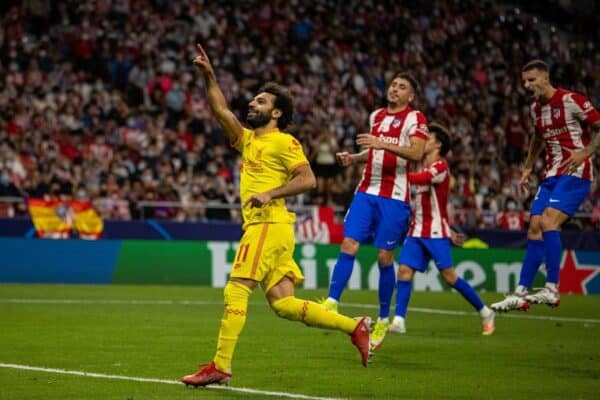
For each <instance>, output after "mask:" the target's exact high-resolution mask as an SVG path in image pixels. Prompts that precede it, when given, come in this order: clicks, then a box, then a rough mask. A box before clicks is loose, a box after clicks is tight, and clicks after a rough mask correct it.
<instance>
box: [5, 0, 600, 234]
mask: <svg viewBox="0 0 600 400" xmlns="http://www.w3.org/2000/svg"><path fill="white" fill-rule="evenodd" d="M535 3H536V2H533V4H535ZM562 3H566V4H570V5H571V6H572V7H571V8H567V9H560V8H558V7H559V6H558V5H557V4H558V3H557V2H547V3H545V5H544V6H543V7H541V9H539V10H536V9H527V6H526V5H523V6H522V7H525V8H519V7H521V6H520V5H515V4H512V3H511V2H494V3H485V2H480V1H472V0H464V1H459V0H456V1H453V0H437V1H431V0H428V1H416V0H415V1H403V2H397V1H371V0H348V1H344V2H341V1H333V0H311V1H297V0H291V1H289V0H275V1H270V2H265V1H254V0H250V1H244V2H229V1H192V0H188V1H186V0H182V1H167V0H154V1H152V0H95V1H93V0H89V1H79V0H77V1H70V0H63V1H52V2H48V1H44V0H21V1H7V2H3V5H2V6H0V7H1V11H2V15H1V25H0V50H1V51H0V197H2V198H4V201H0V216H18V215H23V214H26V213H27V210H26V206H25V204H24V203H22V202H20V201H19V200H18V199H17V198H25V197H44V196H46V197H51V198H64V199H93V200H94V204H95V205H96V207H97V209H98V211H99V213H100V215H101V216H102V217H103V218H106V219H140V218H169V219H176V220H180V221H200V220H206V219H227V220H229V219H232V220H234V221H239V220H240V215H239V211H238V209H237V207H236V204H238V203H239V198H238V185H239V166H240V157H239V156H238V154H237V153H236V152H235V151H233V150H232V149H231V148H230V147H229V145H228V143H226V141H225V140H224V136H223V134H222V132H221V131H220V128H219V126H218V124H217V123H216V121H215V120H214V119H213V118H212V116H211V113H210V110H209V108H208V105H207V102H206V99H205V95H204V88H203V84H202V79H198V78H199V77H198V75H197V71H196V70H195V69H194V67H193V65H192V62H191V60H192V59H193V57H194V55H195V47H194V44H195V43H201V44H203V46H204V47H205V49H206V50H207V52H208V54H209V56H210V57H211V58H212V61H213V65H214V67H215V70H216V72H217V75H218V79H219V83H220V85H221V87H222V88H223V90H224V92H225V95H226V97H227V98H228V100H229V102H230V106H231V107H232V109H233V110H234V112H235V113H236V114H238V116H240V117H241V118H242V119H243V118H244V116H245V114H246V109H247V104H248V102H249V100H250V99H251V98H252V97H253V96H254V94H255V92H256V90H257V88H258V87H259V86H260V85H261V84H262V83H264V82H266V81H270V80H274V81H277V82H280V83H283V84H285V85H287V86H288V87H289V88H290V90H291V91H292V93H293V95H294V97H295V102H296V108H297V115H296V120H295V124H294V126H293V127H292V128H291V129H290V131H291V132H292V133H293V134H295V135H296V136H297V137H298V138H299V139H300V141H301V142H302V143H303V144H304V146H305V150H306V153H307V155H308V156H309V158H310V160H311V163H312V165H313V168H314V170H315V173H316V175H317V176H318V187H317V190H315V191H314V192H313V193H311V194H309V195H305V196H302V197H300V198H297V199H295V200H294V201H295V202H296V203H301V204H303V205H312V204H316V205H323V206H329V207H333V208H334V209H336V210H338V211H340V212H342V211H343V210H344V209H345V207H346V206H347V205H348V204H349V201H350V199H351V198H352V195H353V191H354V188H355V185H356V183H357V182H358V179H359V177H360V172H361V171H360V169H359V168H358V167H353V168H348V169H342V168H339V167H338V166H336V163H335V152H337V151H342V150H346V151H351V152H354V151H356V150H357V148H356V147H355V143H354V138H355V135H356V134H357V133H358V132H363V131H366V130H367V128H368V126H367V125H368V115H369V113H370V112H371V111H373V110H374V109H376V108H378V107H380V106H382V105H384V103H383V101H384V98H385V87H386V83H387V82H388V81H389V80H390V79H391V78H392V77H393V76H394V74H395V73H396V72H398V71H402V70H408V71H410V72H411V73H413V74H414V75H415V77H416V78H417V79H418V81H419V82H420V84H421V87H420V96H419V99H418V102H417V108H419V109H421V110H422V111H424V113H425V115H426V116H427V118H428V119H429V120H430V121H431V120H436V121H440V122H442V123H444V124H446V125H448V126H449V127H450V128H451V131H452V133H453V149H452V152H451V154H450V157H449V160H450V163H451V168H452V171H453V180H452V195H451V199H450V203H451V204H450V207H451V215H452V219H453V221H452V222H453V223H455V224H458V225H465V226H479V227H496V226H503V227H504V225H506V227H507V228H511V227H512V228H516V229H522V228H523V227H524V224H525V223H526V222H525V221H526V218H525V213H524V212H523V210H526V209H527V208H528V206H529V202H530V201H531V196H528V197H522V196H520V195H519V193H518V191H517V186H518V180H519V176H520V169H519V167H520V164H521V163H522V161H523V160H524V158H525V156H526V152H527V146H528V140H529V132H530V131H531V121H530V119H529V107H528V103H527V101H526V98H525V96H524V92H523V89H522V87H521V83H520V67H521V66H522V65H523V64H524V63H525V62H527V61H528V60H530V59H533V58H541V59H543V60H545V61H547V62H549V63H550V64H551V65H552V74H551V75H552V79H553V82H554V83H555V84H556V85H558V86H562V87H566V88H569V89H572V90H575V91H578V92H580V93H583V94H584V95H586V96H587V97H588V98H589V99H590V100H591V101H592V103H593V104H594V105H595V106H596V107H598V106H599V105H600V101H599V100H600V90H599V83H598V82H599V80H598V79H597V78H598V73H599V70H598V66H599V65H600V60H599V58H600V53H599V52H598V49H597V45H596V43H597V41H598V29H597V27H596V25H595V22H594V21H593V18H592V22H590V21H589V20H588V19H586V17H585V15H584V14H583V13H579V12H580V11H581V10H580V8H581V3H586V4H588V3H590V2H587V1H583V2H569V1H567V2H562ZM577 3H579V7H578V6H577ZM588 5H589V4H588ZM530 7H533V5H530ZM591 7H592V9H594V7H595V6H594V4H593V2H591ZM557 8H558V9H557ZM588 10H589V9H588ZM557 13H558V14H557ZM569 13H572V14H569ZM592 14H594V13H592ZM556 15H560V16H561V18H560V19H559V20H553V16H554V17H555V16H556ZM588 16H589V13H588ZM565 21H570V22H565ZM588 23H590V25H589V26H588V25H587V24H588ZM595 167H596V168H595V169H596V171H597V172H599V171H600V168H599V167H600V157H597V158H596V161H595ZM542 169H543V161H542V159H540V160H539V161H538V163H537V164H536V166H535V170H536V172H537V173H538V177H539V176H541V175H540V172H541V171H542ZM155 202H160V203H155ZM227 205H229V207H230V208H225V207H223V206H227ZM580 212H581V215H583V216H584V217H583V218H580V219H579V220H576V224H578V226H579V227H581V228H588V227H591V226H593V225H594V224H595V225H596V226H597V227H600V187H599V185H598V184H597V181H596V182H595V184H594V186H593V190H592V193H591V194H590V196H589V198H588V199H587V200H586V201H585V202H584V204H583V205H582V207H581V209H580ZM510 213H513V214H514V215H515V216H518V218H517V219H515V218H513V219H512V222H507V221H506V215H509V214H510ZM517 220H518V222H515V221H517ZM515 224H517V225H518V226H517V225H515Z"/></svg>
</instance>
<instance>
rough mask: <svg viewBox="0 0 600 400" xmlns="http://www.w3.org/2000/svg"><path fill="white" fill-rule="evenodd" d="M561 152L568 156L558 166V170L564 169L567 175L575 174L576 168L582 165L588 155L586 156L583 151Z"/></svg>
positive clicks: (567, 150)
mask: <svg viewBox="0 0 600 400" xmlns="http://www.w3.org/2000/svg"><path fill="white" fill-rule="evenodd" d="M563 151H566V152H567V153H568V154H569V156H568V157H567V159H566V160H565V161H563V162H562V163H561V164H560V165H559V166H558V168H559V169H564V170H565V172H566V173H567V174H572V173H573V172H575V170H577V168H578V167H579V166H580V165H581V164H583V162H584V161H585V159H586V158H587V157H588V154H586V153H585V151H583V150H570V149H563Z"/></svg>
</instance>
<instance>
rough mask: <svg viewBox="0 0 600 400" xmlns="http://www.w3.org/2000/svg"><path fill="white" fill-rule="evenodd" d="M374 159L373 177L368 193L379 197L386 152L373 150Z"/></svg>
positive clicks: (372, 165)
mask: <svg viewBox="0 0 600 400" xmlns="http://www.w3.org/2000/svg"><path fill="white" fill-rule="evenodd" d="M371 152H372V154H373V158H372V160H371V176H370V179H371V180H370V181H369V187H368V188H367V191H366V192H367V193H369V194H374V195H376V196H379V192H381V174H382V171H383V155H384V153H385V150H374V149H371Z"/></svg>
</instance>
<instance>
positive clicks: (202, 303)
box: [0, 299, 600, 324]
mask: <svg viewBox="0 0 600 400" xmlns="http://www.w3.org/2000/svg"><path fill="white" fill-rule="evenodd" d="M1 303H13V304H129V305H155V304H167V305H168V304H172V305H198V306H207V305H222V304H223V302H222V301H196V300H101V299H99V300H81V299H0V304H1ZM249 304H264V302H262V301H256V302H250V303H249ZM344 306H345V307H354V308H366V309H370V308H372V309H379V305H376V304H364V303H344ZM408 310H409V311H412V312H421V313H427V314H440V315H461V316H472V315H473V314H476V313H475V312H472V311H455V310H442V309H437V308H421V307H409V308H408ZM502 317H503V318H504V317H506V318H518V319H536V320H547V321H562V322H582V323H590V324H600V319H594V318H574V317H551V316H545V315H515V314H502Z"/></svg>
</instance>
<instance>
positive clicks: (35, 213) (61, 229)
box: [27, 198, 104, 239]
mask: <svg viewBox="0 0 600 400" xmlns="http://www.w3.org/2000/svg"><path fill="white" fill-rule="evenodd" d="M27 206H28V207H29V215H31V220H32V221H33V226H34V227H35V230H36V232H37V235H38V237H42V238H54V239H63V238H68V237H70V236H71V233H72V232H77V234H78V235H79V237H80V238H81V239H98V238H99V237H100V235H101V234H102V230H103V228H104V224H103V223H102V219H100V217H99V216H98V214H97V213H96V211H95V210H94V208H93V207H92V203H91V201H62V200H45V199H35V198H29V199H27Z"/></svg>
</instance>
